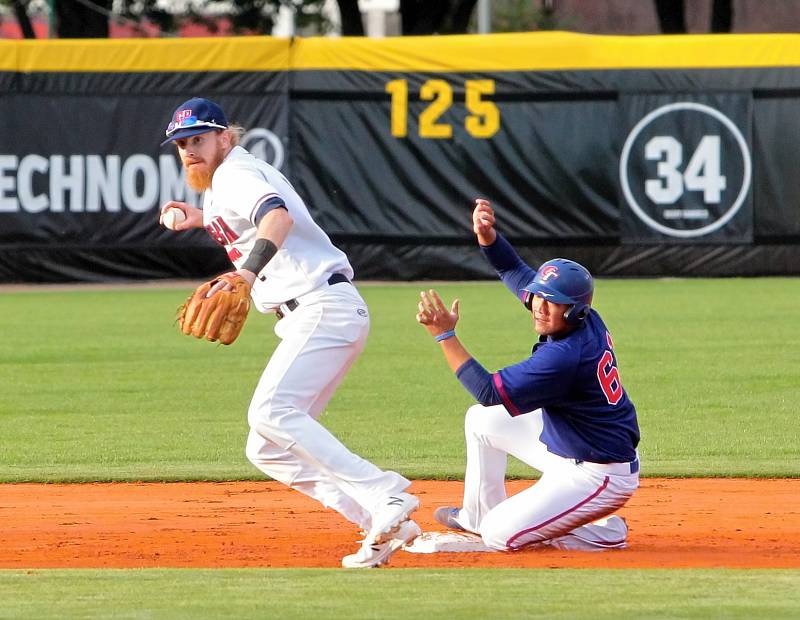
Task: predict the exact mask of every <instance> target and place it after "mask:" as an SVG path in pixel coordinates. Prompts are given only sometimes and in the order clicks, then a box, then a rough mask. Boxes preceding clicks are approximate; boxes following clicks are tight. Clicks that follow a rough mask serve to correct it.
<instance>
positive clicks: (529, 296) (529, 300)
mask: <svg viewBox="0 0 800 620" xmlns="http://www.w3.org/2000/svg"><path fill="white" fill-rule="evenodd" d="M522 303H523V305H524V306H525V307H526V308H527V309H528V312H530V311H531V309H532V308H533V293H531V292H530V291H525V296H524V297H523V298H522Z"/></svg>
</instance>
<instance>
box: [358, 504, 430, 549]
mask: <svg viewBox="0 0 800 620" xmlns="http://www.w3.org/2000/svg"><path fill="white" fill-rule="evenodd" d="M417 508H419V500H418V499H417V498H416V497H414V496H413V495H411V494H410V493H395V494H394V495H390V496H389V497H387V498H386V499H384V500H383V501H382V502H380V503H379V504H378V505H377V506H376V508H375V511H374V512H373V514H372V527H371V528H370V530H369V536H368V537H367V539H368V540H373V541H375V542H376V543H381V542H384V540H386V539H387V538H389V537H391V535H392V534H394V533H395V531H397V528H398V527H400V525H401V524H402V523H403V522H404V521H406V520H408V518H409V517H410V516H411V513H412V512H414V511H415V510H416V509H417Z"/></svg>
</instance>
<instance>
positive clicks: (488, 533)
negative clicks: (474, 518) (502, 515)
mask: <svg viewBox="0 0 800 620" xmlns="http://www.w3.org/2000/svg"><path fill="white" fill-rule="evenodd" d="M480 533H481V538H482V539H483V544H484V545H486V546H487V547H489V548H490V549H494V550H495V551H508V548H509V547H508V533H507V532H506V531H505V528H502V527H499V526H498V525H495V524H494V523H493V522H492V521H491V520H489V519H486V518H485V519H484V520H483V521H482V522H481V527H480Z"/></svg>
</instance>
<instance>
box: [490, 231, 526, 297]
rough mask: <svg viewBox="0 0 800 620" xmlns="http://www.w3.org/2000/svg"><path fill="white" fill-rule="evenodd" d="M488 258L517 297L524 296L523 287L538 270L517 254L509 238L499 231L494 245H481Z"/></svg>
mask: <svg viewBox="0 0 800 620" xmlns="http://www.w3.org/2000/svg"><path fill="white" fill-rule="evenodd" d="M480 248H481V251H482V252H483V255H484V256H485V257H486V260H488V261H489V263H490V264H491V265H492V267H494V269H495V271H497V275H499V276H500V279H501V280H502V281H503V284H505V285H506V287H507V288H508V289H509V290H510V291H511V292H512V293H514V295H515V296H516V297H517V299H523V298H524V292H523V290H522V289H523V288H524V287H525V285H527V284H528V282H530V281H531V280H533V278H534V276H535V275H536V270H535V269H531V267H530V266H529V265H528V264H527V263H525V261H523V260H522V259H521V258H520V257H519V254H517V252H516V250H514V248H513V247H512V245H511V244H510V243H509V242H508V240H507V239H506V238H505V237H504V236H503V235H501V234H500V233H497V239H495V242H494V243H493V244H492V245H482V246H480Z"/></svg>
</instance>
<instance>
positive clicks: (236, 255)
mask: <svg viewBox="0 0 800 620" xmlns="http://www.w3.org/2000/svg"><path fill="white" fill-rule="evenodd" d="M241 257H242V253H241V252H240V251H239V250H237V249H236V248H231V249H230V250H228V258H229V259H230V261H231V262H232V263H235V262H236V261H237V260H239V259H240V258H241Z"/></svg>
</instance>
